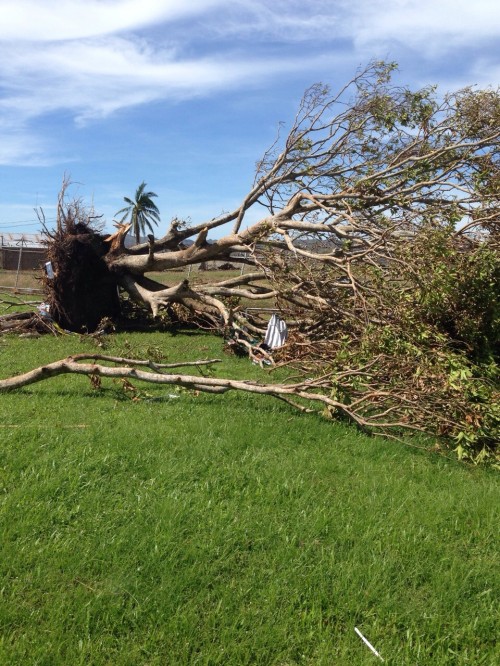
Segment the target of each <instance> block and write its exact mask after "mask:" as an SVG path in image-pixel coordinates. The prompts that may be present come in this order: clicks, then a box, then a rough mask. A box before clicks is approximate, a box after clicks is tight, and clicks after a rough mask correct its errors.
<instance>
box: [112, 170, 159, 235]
mask: <svg viewBox="0 0 500 666" xmlns="http://www.w3.org/2000/svg"><path fill="white" fill-rule="evenodd" d="M145 189H146V183H145V182H144V181H143V182H142V183H141V184H140V185H139V187H138V188H137V190H136V191H135V199H134V200H132V199H129V198H128V197H123V200H124V201H126V203H127V204H128V206H125V208H122V209H121V210H119V211H118V212H117V213H116V215H120V214H121V213H123V216H122V218H121V220H120V222H125V220H128V221H130V222H131V224H132V227H131V230H132V233H133V234H135V240H136V243H140V242H141V233H142V234H143V233H144V232H145V230H146V227H147V228H148V229H149V230H150V231H151V232H152V231H153V227H152V224H156V225H157V224H158V222H159V221H160V211H159V210H158V207H157V206H156V204H155V203H154V202H153V201H152V199H153V197H156V196H158V195H157V194H155V193H154V192H145V191H144V190H145Z"/></svg>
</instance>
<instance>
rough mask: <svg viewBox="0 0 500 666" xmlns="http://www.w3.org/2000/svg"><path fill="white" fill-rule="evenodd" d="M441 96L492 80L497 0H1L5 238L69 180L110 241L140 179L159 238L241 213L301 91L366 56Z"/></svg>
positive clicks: (499, 54)
mask: <svg viewBox="0 0 500 666" xmlns="http://www.w3.org/2000/svg"><path fill="white" fill-rule="evenodd" d="M374 58H376V59H387V60H395V61H397V62H398V63H399V66H400V73H399V75H398V76H399V80H400V81H401V82H402V83H405V84H409V85H411V86H414V87H418V86H422V85H427V84H431V83H432V84H438V85H439V90H441V91H442V92H445V91H446V90H455V89H457V88H460V87H463V86H467V85H477V86H479V87H488V86H493V87H495V88H496V87H497V86H498V85H499V83H500V3H498V2H495V1H494V0H474V2H472V0H339V1H338V0H301V1H297V0H140V1H138V0H57V2H56V0H0V234H1V233H2V232H9V231H10V232H22V231H24V232H30V233H35V232H37V231H39V229H40V225H39V224H38V222H37V219H36V215H35V213H34V208H35V207H36V206H42V207H43V209H44V211H45V214H46V217H47V219H48V220H49V222H50V221H51V220H53V219H54V215H55V203H56V200H57V193H58V191H59V188H60V185H61V181H62V179H63V176H64V174H68V175H69V176H70V177H71V180H72V181H73V182H74V185H73V187H72V189H71V194H72V195H74V196H77V197H81V198H83V199H84V200H85V201H87V202H88V203H89V204H90V203H92V202H93V204H94V206H95V210H96V212H98V213H102V214H103V216H104V220H105V221H106V225H107V228H108V229H111V225H112V220H113V216H114V213H115V212H116V211H117V210H119V209H120V208H122V206H123V205H124V204H123V196H125V195H127V196H132V195H133V193H134V191H135V189H136V187H137V186H138V185H139V183H140V182H141V181H142V180H145V181H146V182H147V185H148V189H150V190H153V191H154V192H156V193H157V194H158V199H156V202H157V204H158V207H159V208H160V212H161V215H162V225H163V228H162V229H159V231H158V235H160V232H163V231H165V230H166V228H167V226H168V223H169V221H170V219H171V218H172V217H174V216H178V217H181V218H190V219H191V220H192V222H193V223H199V222H202V221H203V220H204V219H210V218H212V217H215V216H216V215H218V214H220V213H221V212H222V211H224V210H229V209H232V208H234V207H235V206H236V205H237V204H238V203H239V202H240V201H241V200H242V199H243V198H244V195H245V193H246V192H247V191H248V189H249V188H250V185H251V183H252V179H253V174H254V166H255V163H256V161H257V160H258V159H259V158H260V157H261V155H262V154H263V152H264V151H265V149H266V148H267V147H268V146H269V145H270V144H271V143H272V142H273V140H274V138H275V135H276V130H277V127H278V123H279V122H280V121H283V122H284V123H285V125H286V124H287V123H288V124H290V122H291V121H292V120H293V116H294V113H295V110H296V108H297V106H298V103H299V101H300V98H301V96H302V94H303V92H304V90H305V89H306V88H307V87H309V86H310V85H311V84H313V83H316V82H318V81H322V82H324V83H327V84H329V85H331V86H332V87H333V88H337V87H340V86H341V85H342V84H343V83H345V82H347V81H348V80H349V79H350V78H351V76H352V75H353V74H354V72H355V71H356V69H357V68H359V67H360V66H364V65H366V64H367V63H368V62H369V61H370V60H371V59H374Z"/></svg>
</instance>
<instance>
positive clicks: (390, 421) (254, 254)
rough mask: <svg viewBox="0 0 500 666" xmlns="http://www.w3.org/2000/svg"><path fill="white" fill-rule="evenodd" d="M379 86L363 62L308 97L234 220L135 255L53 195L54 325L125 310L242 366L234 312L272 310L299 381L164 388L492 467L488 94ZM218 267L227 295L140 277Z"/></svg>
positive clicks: (246, 324)
mask: <svg viewBox="0 0 500 666" xmlns="http://www.w3.org/2000/svg"><path fill="white" fill-rule="evenodd" d="M393 71H394V66H393V65H392V64H387V63H379V62H376V63H372V64H370V65H369V66H368V67H367V68H366V69H364V70H362V71H360V72H358V73H357V74H356V75H355V76H354V77H353V78H352V80H351V81H350V82H349V83H348V84H347V85H346V86H345V87H344V88H343V89H342V90H341V91H340V92H338V93H336V94H334V93H332V92H331V91H330V90H329V88H328V87H326V86H324V85H315V86H313V87H311V88H310V89H309V90H308V91H306V93H305V95H304V97H303V99H302V101H301V103H300V106H299V109H298V112H297V115H296V117H295V119H294V121H293V123H292V126H291V128H290V131H289V132H288V134H287V135H286V136H284V137H281V136H278V137H277V139H276V142H275V143H274V144H273V145H272V146H271V147H270V149H269V150H268V151H267V152H266V153H265V155H264V156H263V157H262V159H261V160H260V161H259V163H258V165H257V171H256V176H255V180H254V183H253V184H252V186H251V188H250V190H249V192H248V193H247V194H245V195H244V196H243V198H242V201H241V203H240V205H239V206H237V207H236V208H235V209H234V210H232V211H229V212H226V213H223V214H220V215H217V216H215V217H213V218H210V219H208V220H206V221H204V222H201V223H200V224H196V225H189V224H186V223H184V222H182V221H179V220H173V221H172V222H171V224H170V225H169V227H168V229H167V231H166V233H165V234H164V235H163V236H162V237H161V238H158V239H157V238H155V237H154V236H153V235H150V236H149V237H148V242H147V243H142V244H136V245H133V246H132V247H127V246H126V243H125V239H126V237H127V234H128V233H129V230H130V225H128V224H124V223H121V222H120V223H118V224H117V231H116V233H114V234H112V235H103V234H102V233H101V232H100V230H99V219H98V218H96V217H95V216H93V215H91V214H90V213H89V211H88V210H87V209H86V208H85V207H84V206H83V205H82V203H81V202H80V201H70V202H68V201H67V187H68V182H66V181H65V182H64V184H63V188H62V190H61V193H60V196H59V202H58V214H57V225H56V228H55V229H54V230H52V231H48V230H47V237H48V252H49V258H50V261H51V263H52V267H53V271H54V274H53V276H51V277H50V278H49V277H48V276H47V277H46V279H45V286H46V290H47V300H48V302H49V304H50V309H51V315H52V317H53V318H54V321H55V323H56V324H57V325H58V326H61V327H62V328H64V329H69V330H71V331H77V332H82V331H84V332H93V331H95V330H98V329H99V326H100V325H102V324H101V322H102V321H103V319H104V320H108V321H109V320H111V321H113V322H115V321H117V320H118V319H120V317H123V313H124V307H125V306H126V307H128V305H127V304H130V303H131V302H132V301H133V302H135V303H139V304H141V305H142V306H144V307H146V308H147V309H148V310H149V312H150V313H151V314H152V316H153V317H155V318H158V317H160V316H162V317H166V319H167V320H168V321H171V322H174V321H177V320H179V319H181V320H183V321H189V322H191V323H194V324H196V325H199V326H202V327H204V328H212V329H213V330H214V331H217V332H219V333H221V332H222V333H223V334H224V335H226V336H230V335H236V336H237V337H238V339H239V340H240V341H241V343H242V344H243V346H246V348H247V349H249V350H251V348H252V344H253V341H254V340H255V339H258V338H262V337H263V335H264V331H265V327H266V324H267V321H266V318H265V317H262V316H259V315H258V314H255V308H253V307H249V304H251V305H259V304H262V303H272V306H273V308H275V309H276V310H278V311H279V312H280V313H281V315H282V316H283V318H285V319H286V321H287V323H288V325H289V330H290V335H289V341H288V342H287V345H286V346H285V348H284V349H283V350H281V351H280V352H279V353H278V354H277V356H276V362H277V363H284V364H288V365H289V366H293V367H294V368H295V369H296V370H297V371H298V372H300V373H301V377H302V378H303V381H300V382H298V383H297V384H296V385H294V386H287V387H285V386H283V387H281V388H279V387H277V386H276V385H273V388H268V387H267V385H266V387H262V386H261V387H260V388H259V387H258V386H257V385H254V384H250V383H245V382H243V383H240V384H238V385H236V384H235V383H234V382H232V380H218V381H219V382H223V383H217V382H215V383H214V384H212V385H210V384H209V383H204V382H202V381H198V383H196V382H195V380H194V379H193V378H187V379H183V378H181V376H176V379H175V381H177V382H178V383H179V384H180V385H189V386H191V387H193V386H194V385H195V384H196V386H197V387H198V389H199V390H217V391H218V392H223V391H225V390H229V389H236V388H237V389H238V390H247V391H252V392H256V393H267V394H270V395H275V396H276V397H280V398H281V399H287V400H294V399H295V398H299V399H304V400H306V401H313V402H316V403H321V404H322V409H323V410H324V409H326V410H327V412H329V413H330V414H331V415H342V416H345V417H347V418H349V419H350V420H351V421H354V422H355V423H357V424H358V425H360V426H362V427H365V428H368V429H371V430H375V431H378V432H388V431H389V430H391V429H395V430H397V429H398V428H399V429H400V430H401V429H406V428H413V429H417V430H423V431H425V432H431V433H433V434H437V435H440V436H443V437H445V438H448V439H450V440H451V441H454V443H455V446H456V447H457V450H458V452H459V455H468V456H470V457H473V458H474V459H478V457H479V458H481V457H487V456H490V455H492V454H493V452H494V450H495V446H496V443H497V442H498V439H499V430H498V424H499V410H498V402H499V401H498V355H499V338H500V335H499V331H500V323H499V322H500V317H499V292H500V289H499V284H500V264H499V253H498V249H499V231H500V214H499V210H500V208H499V203H500V202H499V196H500V151H499V145H500V95H499V91H498V90H496V91H495V90H475V89H472V88H467V89H463V90H460V91H458V92H455V93H449V94H446V95H443V96H439V95H438V94H437V93H436V90H435V89H434V88H433V87H428V88H424V89H422V90H418V91H411V90H409V89H408V88H405V87H401V86H397V85H395V84H394V83H393V82H392V74H393ZM143 185H144V184H143ZM149 194H153V193H149ZM250 211H251V216H250ZM255 211H260V212H261V213H262V215H261V216H260V217H258V216H257V221H253V220H255V219H256V214H255ZM41 218H42V220H43V213H41ZM249 219H251V220H252V221H251V222H248V220H249ZM211 236H217V238H216V239H215V240H211ZM235 257H237V261H238V262H239V263H240V264H244V265H245V266H246V267H247V270H246V271H245V272H243V271H242V274H240V275H237V276H235V277H231V278H229V279H218V280H214V281H212V282H204V283H202V284H195V283H193V282H192V281H190V280H189V279H187V278H184V279H179V281H178V282H176V283H175V284H173V285H165V284H163V283H162V282H161V281H160V279H159V277H158V275H159V273H161V272H162V271H167V270H182V269H185V268H186V267H189V266H193V265H200V266H201V265H206V264H207V263H208V262H213V261H217V262H222V263H231V262H233V261H235ZM124 303H125V305H124ZM80 361H81V359H80ZM93 367H94V370H92V369H91V368H90V367H88V366H84V365H82V364H81V363H80V362H79V361H75V360H65V361H60V362H58V364H56V365H55V366H54V367H53V368H52V369H51V370H43V372H42V371H41V370H40V371H39V373H38V375H37V376H39V377H40V378H43V377H44V376H47V373H49V375H50V372H56V371H57V372H58V373H60V372H83V373H84V374H96V373H97V374H99V373H101V372H102V373H103V376H105V375H107V373H110V372H111V370H109V369H106V366H103V368H101V366H93ZM114 372H123V373H124V375H123V376H129V375H128V374H127V373H132V374H131V375H130V376H134V375H133V373H136V372H139V371H138V370H132V369H130V368H128V367H125V366H124V367H123V368H122V370H119V369H118V368H115V369H114ZM141 372H142V371H141ZM44 373H45V374H44ZM160 376H161V377H163V379H161V382H166V381H167V380H166V379H165V376H164V375H159V377H160ZM141 379H144V381H157V379H156V378H155V379H154V378H153V376H152V375H151V374H149V375H148V376H147V377H142V376H141ZM4 381H5V380H4ZM158 381H160V380H159V379H158ZM168 381H174V378H172V379H171V380H168ZM183 382H185V384H183ZM224 382H226V383H225V384H224ZM209 386H211V388H210V389H209ZM299 401H300V400H299ZM307 408H309V407H307Z"/></svg>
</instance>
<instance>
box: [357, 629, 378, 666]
mask: <svg viewBox="0 0 500 666" xmlns="http://www.w3.org/2000/svg"><path fill="white" fill-rule="evenodd" d="M354 631H355V632H356V633H357V634H358V636H359V637H360V638H361V640H362V641H363V643H364V644H365V645H367V646H368V647H369V648H370V650H371V651H372V652H373V654H375V655H376V656H377V657H378V658H379V659H380V661H384V660H383V659H382V657H381V656H380V655H379V653H378V652H377V650H375V648H374V647H373V645H372V644H371V643H370V641H369V640H367V639H366V638H365V637H364V636H363V634H362V633H361V632H360V630H359V629H358V628H357V627H354Z"/></svg>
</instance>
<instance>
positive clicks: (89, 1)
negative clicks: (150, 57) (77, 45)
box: [0, 0, 225, 42]
mask: <svg viewBox="0 0 500 666" xmlns="http://www.w3.org/2000/svg"><path fill="white" fill-rule="evenodd" d="M220 4H225V0H189V2H186V1H184V0H141V1H140V2H138V1H137V0H58V2H57V4H55V3H54V0H2V3H1V5H0V39H5V40H16V41H17V40H24V41H41V42H48V41H60V40H66V39H81V38H84V37H95V36H99V35H106V34H112V33H117V32H121V31H126V30H137V29H139V28H143V27H145V26H148V25H152V24H154V23H158V22H163V21H172V20H176V19H181V18H184V17H187V16H191V15H194V14H199V13H202V12H204V11H207V10H209V9H212V8H214V7H216V6H217V5H220Z"/></svg>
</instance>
